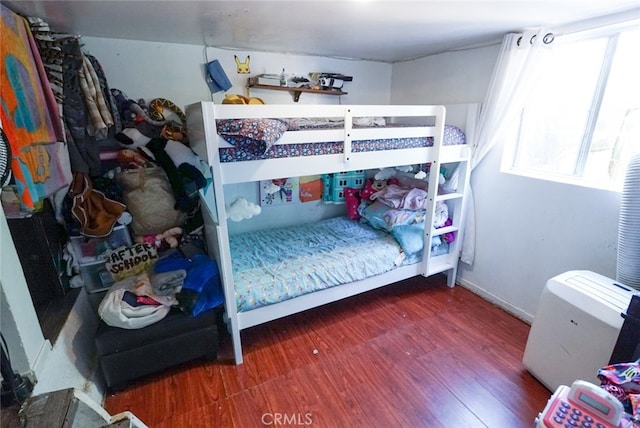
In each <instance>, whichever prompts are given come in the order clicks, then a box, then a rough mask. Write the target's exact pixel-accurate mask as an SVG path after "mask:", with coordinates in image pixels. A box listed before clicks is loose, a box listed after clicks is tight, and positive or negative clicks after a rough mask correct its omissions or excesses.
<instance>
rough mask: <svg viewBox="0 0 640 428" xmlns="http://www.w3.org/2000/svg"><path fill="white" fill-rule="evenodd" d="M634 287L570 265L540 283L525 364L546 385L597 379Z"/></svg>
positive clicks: (524, 359) (610, 349)
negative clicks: (541, 284) (538, 297)
mask: <svg viewBox="0 0 640 428" xmlns="http://www.w3.org/2000/svg"><path fill="white" fill-rule="evenodd" d="M634 291H635V290H632V289H631V288H629V287H626V286H624V285H621V284H619V283H616V282H615V281H614V280H612V279H609V278H607V277H604V276H602V275H598V274H596V273H593V272H590V271H569V272H565V273H563V274H561V275H558V276H556V277H554V278H551V279H550V280H549V281H548V282H547V284H546V287H545V288H544V290H543V292H542V295H541V297H540V301H539V303H538V310H537V313H536V316H535V319H534V320H533V324H532V325H531V330H530V331H529V338H528V340H527V345H526V348H525V352H524V358H523V363H524V365H525V367H527V369H528V370H529V371H530V372H531V374H533V375H534V376H535V377H536V378H538V380H540V382H542V383H543V384H544V385H545V386H546V387H547V388H549V389H550V390H551V391H555V390H556V389H557V388H558V386H560V385H571V384H572V383H573V381H574V380H586V381H589V382H591V383H594V384H596V385H599V384H600V382H599V380H598V378H597V373H598V369H600V368H601V367H604V366H606V365H608V364H609V359H610V358H611V353H612V352H613V348H614V346H615V344H616V341H617V339H618V334H619V333H620V328H621V327H622V323H623V322H624V318H623V317H622V316H621V314H622V313H623V312H625V311H626V310H627V308H628V306H629V303H630V301H631V296H632V295H633V294H634Z"/></svg>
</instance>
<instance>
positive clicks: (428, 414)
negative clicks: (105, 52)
mask: <svg viewBox="0 0 640 428" xmlns="http://www.w3.org/2000/svg"><path fill="white" fill-rule="evenodd" d="M528 332H529V326H528V325H527V324H526V323H524V322H522V321H520V320H518V319H517V318H515V317H513V316H511V315H509V314H508V313H506V312H504V311H503V310H502V309H500V308H498V307H497V306H494V305H492V304H490V303H488V302H486V301H485V300H483V299H481V298H479V297H478V296H476V295H474V294H473V293H471V292H469V291H468V290H466V289H464V288H462V287H460V286H457V287H455V288H453V289H450V288H447V287H446V285H445V279H444V277H440V276H437V277H431V278H422V277H417V278H413V279H410V280H406V281H403V282H400V283H398V284H394V285H392V286H388V287H385V288H383V289H380V290H376V291H373V292H369V293H366V294H364V295H360V296H356V297H353V298H351V299H347V300H344V301H341V302H336V303H332V304H330V305H327V306H325V307H322V308H318V309H315V310H311V311H307V312H304V313H302V314H298V315H294V316H290V317H288V318H284V319H281V320H278V321H273V322H271V323H268V324H265V325H261V326H257V327H253V328H251V329H248V330H245V331H244V332H242V340H243V345H244V364H243V365H239V366H236V365H234V364H233V362H232V358H231V344H230V342H229V341H228V339H227V340H225V341H224V343H223V344H222V345H221V346H222V348H221V355H220V359H219V360H218V361H217V362H206V361H196V362H193V363H191V364H189V365H186V366H182V367H179V368H176V369H174V370H171V371H167V372H165V373H163V374H162V375H159V376H152V377H149V378H145V379H141V380H139V381H136V382H133V383H132V384H131V385H130V386H129V388H128V389H126V390H124V391H121V392H118V393H115V394H110V395H107V398H106V404H105V408H106V409H107V411H108V412H109V413H111V414H115V413H118V412H121V411H125V410H129V411H131V412H133V413H134V414H135V415H136V416H137V417H138V418H140V419H141V420H142V421H143V422H145V423H146V424H147V425H149V426H150V427H167V428H168V427H172V428H175V427H242V428H246V427H261V426H295V425H301V426H304V425H306V426H312V427H430V428H437V427H447V428H451V427H456V428H457V427H496V428H518V427H526V428H531V427H533V426H534V425H533V421H534V418H535V417H536V415H537V414H538V412H539V411H541V410H542V409H543V408H544V406H545V404H546V401H547V399H548V398H549V396H550V391H548V390H547V389H546V388H545V387H544V386H543V385H542V384H540V383H539V382H538V381H537V380H536V379H535V378H533V377H532V376H531V375H530V374H529V373H528V372H527V371H526V370H525V369H524V367H523V365H522V363H521V360H522V355H523V351H524V347H525V343H526V339H527V334H528ZM167 352H171V350H167Z"/></svg>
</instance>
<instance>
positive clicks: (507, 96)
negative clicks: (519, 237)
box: [460, 29, 553, 264]
mask: <svg viewBox="0 0 640 428" xmlns="http://www.w3.org/2000/svg"><path fill="white" fill-rule="evenodd" d="M552 42H553V33H551V32H550V31H548V30H545V29H535V30H531V31H526V32H523V33H517V34H516V33H513V34H507V35H505V36H504V39H503V41H502V47H501V48H500V54H499V56H498V60H497V61H496V65H495V68H494V70H493V75H492V77H491V81H490V83H489V89H488V91H487V95H486V97H485V100H484V102H483V103H482V111H481V112H480V119H479V121H478V125H477V128H476V132H475V135H476V140H475V143H474V147H473V153H472V155H471V165H470V167H471V174H472V176H473V170H474V168H475V167H477V166H478V165H479V164H480V162H481V161H482V159H484V157H485V156H486V155H487V153H489V152H490V151H491V149H492V148H493V147H494V146H495V145H496V143H497V142H498V141H500V139H501V138H503V136H504V132H505V130H506V129H507V128H509V125H510V124H511V122H512V121H513V120H514V119H515V118H516V117H518V116H519V114H520V112H521V110H522V107H523V106H524V103H525V100H526V98H527V96H528V94H529V93H530V91H531V89H532V86H533V83H534V82H535V80H536V76H537V75H538V72H539V71H540V70H541V69H542V68H543V67H544V66H545V65H546V63H547V60H548V57H549V54H550V52H551V46H552ZM467 191H468V192H467V195H468V197H466V198H465V201H466V203H467V207H466V211H465V212H466V217H465V226H464V235H463V242H462V252H461V255H460V260H462V261H463V262H464V263H467V264H473V260H474V257H475V234H476V229H475V212H474V201H473V191H472V189H471V186H469V187H468V189H467Z"/></svg>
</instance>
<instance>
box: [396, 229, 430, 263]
mask: <svg viewBox="0 0 640 428" xmlns="http://www.w3.org/2000/svg"><path fill="white" fill-rule="evenodd" d="M391 235H392V236H393V237H394V238H395V239H396V241H398V244H400V246H401V247H402V250H403V251H404V252H405V253H407V255H408V256H412V255H414V254H416V253H418V252H419V251H422V247H423V245H424V223H417V224H399V225H396V226H393V227H392V228H391Z"/></svg>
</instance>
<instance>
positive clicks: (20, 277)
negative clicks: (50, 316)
mask: <svg viewBox="0 0 640 428" xmlns="http://www.w3.org/2000/svg"><path fill="white" fill-rule="evenodd" d="M0 192H1V190H0ZM0 327H1V328H0V330H1V331H2V335H3V336H4V339H5V340H6V342H7V347H8V351H9V356H10V358H11V365H12V368H13V370H14V372H16V373H20V374H25V375H30V376H35V377H37V376H38V374H39V371H40V369H41V366H42V364H43V363H44V360H46V358H47V355H48V353H49V352H50V351H51V344H50V343H49V341H48V340H46V339H45V338H44V336H43V335H42V330H41V329H40V324H39V322H38V318H37V316H36V312H35V309H34V307H33V304H32V303H31V295H30V294H29V289H28V287H27V282H26V280H25V278H24V274H23V272H22V265H21V264H20V259H19V258H18V253H17V252H16V247H15V245H14V244H13V240H12V239H11V232H10V231H9V225H8V224H7V219H6V217H5V214H4V210H3V209H2V208H1V207H0Z"/></svg>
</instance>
